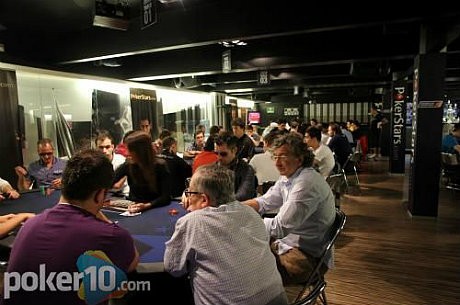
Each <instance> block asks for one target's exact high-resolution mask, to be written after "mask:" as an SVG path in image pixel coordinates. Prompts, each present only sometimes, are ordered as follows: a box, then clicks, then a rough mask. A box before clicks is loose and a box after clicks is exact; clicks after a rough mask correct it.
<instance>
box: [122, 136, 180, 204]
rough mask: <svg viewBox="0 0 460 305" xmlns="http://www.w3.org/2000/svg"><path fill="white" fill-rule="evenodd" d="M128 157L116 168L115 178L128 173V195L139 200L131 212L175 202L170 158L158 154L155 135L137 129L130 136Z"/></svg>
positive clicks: (128, 139) (127, 144)
mask: <svg viewBox="0 0 460 305" xmlns="http://www.w3.org/2000/svg"><path fill="white" fill-rule="evenodd" d="M126 147H127V152H128V157H127V158H126V162H125V163H124V164H122V165H121V166H120V167H118V168H117V170H116V171H115V179H114V181H119V180H120V179H121V178H122V177H124V176H127V177H128V185H129V196H128V199H129V200H132V201H135V202H136V203H135V204H133V205H131V206H130V207H129V211H130V212H140V211H143V210H146V209H150V208H154V207H159V206H165V205H168V204H169V203H170V202H171V181H170V173H169V171H168V167H167V165H166V162H165V161H164V160H162V159H161V158H156V157H155V153H154V151H153V149H152V138H151V136H150V135H149V134H147V133H145V132H143V131H135V132H133V133H132V134H130V135H129V136H128V137H126Z"/></svg>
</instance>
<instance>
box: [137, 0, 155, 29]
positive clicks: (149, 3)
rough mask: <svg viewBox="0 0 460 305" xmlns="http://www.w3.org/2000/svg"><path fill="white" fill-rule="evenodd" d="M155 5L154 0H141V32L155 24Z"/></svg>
mask: <svg viewBox="0 0 460 305" xmlns="http://www.w3.org/2000/svg"><path fill="white" fill-rule="evenodd" d="M155 3H156V1H154V0H142V6H141V20H142V27H141V29H142V30H143V29H145V28H147V27H149V26H151V25H152V24H155V23H156V22H157V10H156V6H155Z"/></svg>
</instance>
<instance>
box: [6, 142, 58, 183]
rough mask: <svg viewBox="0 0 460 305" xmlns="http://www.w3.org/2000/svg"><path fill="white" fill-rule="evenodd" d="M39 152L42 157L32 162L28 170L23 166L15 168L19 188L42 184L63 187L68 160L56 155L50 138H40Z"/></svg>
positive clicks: (38, 143)
mask: <svg viewBox="0 0 460 305" xmlns="http://www.w3.org/2000/svg"><path fill="white" fill-rule="evenodd" d="M37 152H38V155H39V156H40V159H38V160H37V161H34V162H32V163H31V164H30V165H29V167H28V170H26V169H25V168H24V167H23V166H16V167H15V168H14V169H15V171H16V174H17V175H18V189H19V190H20V191H24V190H29V189H32V188H39V187H41V186H43V187H45V188H46V189H48V190H50V189H58V188H61V176H62V172H63V171H64V168H65V166H66V164H67V163H66V161H65V160H63V159H60V158H57V157H55V156H54V147H53V142H52V141H51V139H48V138H44V139H41V140H38V142H37Z"/></svg>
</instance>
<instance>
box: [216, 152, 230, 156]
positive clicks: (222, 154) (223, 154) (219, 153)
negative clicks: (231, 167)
mask: <svg viewBox="0 0 460 305" xmlns="http://www.w3.org/2000/svg"><path fill="white" fill-rule="evenodd" d="M217 154H218V155H219V156H221V157H226V156H228V152H226V151H218V152H217Z"/></svg>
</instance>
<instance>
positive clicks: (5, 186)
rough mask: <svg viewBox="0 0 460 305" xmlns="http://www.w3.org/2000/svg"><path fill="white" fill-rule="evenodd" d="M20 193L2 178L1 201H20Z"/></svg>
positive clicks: (0, 183)
mask: <svg viewBox="0 0 460 305" xmlns="http://www.w3.org/2000/svg"><path fill="white" fill-rule="evenodd" d="M19 196H20V195H19V193H18V191H16V190H15V189H14V188H13V187H12V186H11V184H10V183H9V182H8V181H6V180H3V179H2V178H0V201H2V200H3V199H7V198H8V199H18V198H19Z"/></svg>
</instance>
